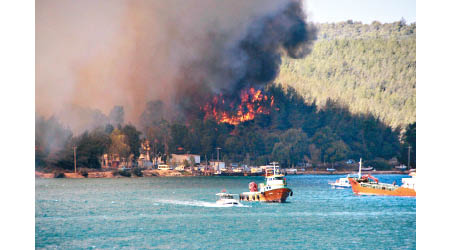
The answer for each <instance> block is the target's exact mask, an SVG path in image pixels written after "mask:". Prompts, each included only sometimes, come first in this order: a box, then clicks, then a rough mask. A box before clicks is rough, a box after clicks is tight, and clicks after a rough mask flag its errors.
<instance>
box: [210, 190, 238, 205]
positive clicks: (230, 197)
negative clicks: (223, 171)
mask: <svg viewBox="0 0 450 250" xmlns="http://www.w3.org/2000/svg"><path fill="white" fill-rule="evenodd" d="M216 195H217V196H218V198H217V201H216V204H217V205H221V206H230V207H231V206H242V204H241V203H240V202H239V201H238V200H236V199H235V198H234V196H235V195H237V194H228V193H225V192H222V193H217V194H216Z"/></svg>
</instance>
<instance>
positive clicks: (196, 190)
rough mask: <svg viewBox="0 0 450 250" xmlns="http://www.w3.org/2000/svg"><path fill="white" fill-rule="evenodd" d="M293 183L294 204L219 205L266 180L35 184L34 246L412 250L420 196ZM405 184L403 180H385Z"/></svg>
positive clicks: (304, 180) (316, 179) (319, 179)
mask: <svg viewBox="0 0 450 250" xmlns="http://www.w3.org/2000/svg"><path fill="white" fill-rule="evenodd" d="M339 177H342V176H331V175H329V176H324V175H320V176H319V175H318V176H315V175H304V176H287V182H288V186H289V187H290V188H291V189H292V190H293V192H294V195H293V196H292V197H289V198H288V201H289V202H288V203H285V204H279V203H274V204H272V203H244V204H245V205H246V206H245V207H231V208H230V207H217V206H216V205H215V194H216V193H218V192H220V191H221V190H222V189H224V188H226V190H227V191H228V192H231V193H240V192H243V191H247V190H248V183H249V182H251V181H256V182H262V181H263V177H186V178H122V179H36V228H35V229H36V236H35V240H36V248H45V249H52V248H60V249H86V248H91V249H92V248H97V249H114V248H116V249H121V248H126V249H143V248H145V249H415V245H416V199H415V198H405V197H377V196H355V195H353V193H352V191H351V190H350V189H343V190H334V189H331V188H330V187H329V185H328V182H330V181H335V180H336V179H337V178H339ZM377 177H378V178H379V179H380V181H381V182H388V183H392V182H393V181H394V180H395V181H396V182H397V183H401V178H404V177H407V176H401V175H378V176H377Z"/></svg>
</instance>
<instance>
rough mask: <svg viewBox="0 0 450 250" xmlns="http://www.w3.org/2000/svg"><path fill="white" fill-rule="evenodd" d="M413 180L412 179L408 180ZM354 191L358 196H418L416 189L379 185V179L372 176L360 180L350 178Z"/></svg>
mask: <svg viewBox="0 0 450 250" xmlns="http://www.w3.org/2000/svg"><path fill="white" fill-rule="evenodd" d="M408 179H412V178H408ZM348 180H349V181H350V184H351V185H352V190H353V192H354V193H355V194H358V195H391V196H411V197H415V196H416V190H415V189H414V188H409V187H405V186H404V185H402V186H397V185H395V184H388V183H379V182H378V179H377V178H375V177H373V176H371V175H370V174H367V175H364V176H362V177H361V178H359V179H356V178H351V177H349V178H348Z"/></svg>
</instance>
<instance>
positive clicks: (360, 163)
mask: <svg viewBox="0 0 450 250" xmlns="http://www.w3.org/2000/svg"><path fill="white" fill-rule="evenodd" d="M361 165H362V158H359V171H358V179H361Z"/></svg>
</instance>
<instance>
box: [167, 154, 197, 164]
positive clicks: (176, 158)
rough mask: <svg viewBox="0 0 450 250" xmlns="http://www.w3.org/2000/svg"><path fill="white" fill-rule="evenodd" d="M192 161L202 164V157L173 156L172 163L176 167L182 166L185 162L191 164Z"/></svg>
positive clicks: (190, 155)
mask: <svg viewBox="0 0 450 250" xmlns="http://www.w3.org/2000/svg"><path fill="white" fill-rule="evenodd" d="M191 159H193V161H194V164H200V155H193V154H183V155H178V154H172V160H171V161H172V162H173V163H174V164H175V165H180V164H183V162H184V161H185V160H186V161H188V162H189V163H191Z"/></svg>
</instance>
